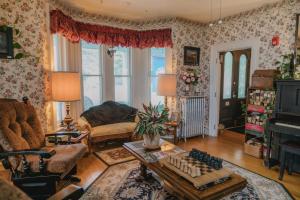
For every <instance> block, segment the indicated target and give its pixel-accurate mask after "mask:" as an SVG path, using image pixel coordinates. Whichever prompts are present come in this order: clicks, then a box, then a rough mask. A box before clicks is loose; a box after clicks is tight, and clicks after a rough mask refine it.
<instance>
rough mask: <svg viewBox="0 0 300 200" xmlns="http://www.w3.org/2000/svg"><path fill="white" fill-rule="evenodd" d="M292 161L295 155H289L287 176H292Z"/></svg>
mask: <svg viewBox="0 0 300 200" xmlns="http://www.w3.org/2000/svg"><path fill="white" fill-rule="evenodd" d="M294 159H295V155H294V154H291V156H290V160H289V167H288V174H289V175H292V172H293V165H294Z"/></svg>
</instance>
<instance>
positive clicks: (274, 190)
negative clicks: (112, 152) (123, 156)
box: [81, 160, 293, 200]
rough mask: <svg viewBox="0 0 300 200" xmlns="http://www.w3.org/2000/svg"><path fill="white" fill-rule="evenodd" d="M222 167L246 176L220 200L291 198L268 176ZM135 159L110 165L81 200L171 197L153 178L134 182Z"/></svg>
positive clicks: (230, 165) (239, 168) (288, 199)
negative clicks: (244, 182)
mask: <svg viewBox="0 0 300 200" xmlns="http://www.w3.org/2000/svg"><path fill="white" fill-rule="evenodd" d="M224 166H225V167H228V168H230V170H232V171H233V172H235V173H237V174H240V175H241V176H243V177H244V178H246V179H247V181H248V184H247V186H246V187H245V188H244V189H243V190H241V191H238V192H235V193H232V194H230V195H228V196H226V197H224V198H223V200H233V199H237V200H243V199H249V200H254V199H255V200H256V199H260V200H269V199H272V200H290V199H293V198H292V197H291V196H290V195H289V193H288V192H287V191H286V190H285V188H284V187H283V186H282V185H281V184H279V183H277V182H276V181H273V180H270V179H268V178H265V177H263V176H260V175H258V174H256V173H253V172H250V171H248V170H246V169H243V168H241V167H238V166H236V165H234V164H231V163H228V162H225V163H224ZM138 167H139V162H138V161H137V160H135V161H131V162H126V163H122V164H118V165H114V166H112V167H110V168H109V169H108V170H107V171H106V172H105V173H104V174H103V175H102V176H101V177H100V178H99V179H98V180H96V182H95V183H94V184H93V185H92V186H91V187H90V188H89V189H88V191H87V192H86V193H85V194H84V195H83V196H82V198H81V199H83V200H98V199H101V200H111V199H114V200H125V199H130V200H163V199H166V200H175V199H177V198H176V197H175V196H172V195H171V194H169V193H168V192H166V191H165V190H164V189H163V187H162V186H161V184H160V181H159V180H157V179H154V178H153V179H152V180H150V181H147V182H146V181H144V182H136V180H135V177H136V176H137V175H138V174H139V169H138Z"/></svg>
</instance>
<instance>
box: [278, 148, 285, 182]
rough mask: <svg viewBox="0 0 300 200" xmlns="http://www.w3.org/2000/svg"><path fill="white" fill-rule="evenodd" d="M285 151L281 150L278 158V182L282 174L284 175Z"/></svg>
mask: <svg viewBox="0 0 300 200" xmlns="http://www.w3.org/2000/svg"><path fill="white" fill-rule="evenodd" d="M285 154H286V153H285V151H284V150H283V149H281V157H280V172H279V177H278V179H279V180H282V178H283V174H284V170H285V156H286V155H285Z"/></svg>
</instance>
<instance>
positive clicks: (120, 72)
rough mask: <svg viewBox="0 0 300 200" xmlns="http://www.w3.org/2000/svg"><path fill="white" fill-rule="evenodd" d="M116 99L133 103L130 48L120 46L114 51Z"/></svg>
mask: <svg viewBox="0 0 300 200" xmlns="http://www.w3.org/2000/svg"><path fill="white" fill-rule="evenodd" d="M114 80H115V101H117V102H119V103H125V104H128V105H129V104H131V59H130V49H129V48H123V47H118V48H116V52H115V53H114Z"/></svg>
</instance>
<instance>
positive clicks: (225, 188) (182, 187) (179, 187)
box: [123, 140, 247, 200]
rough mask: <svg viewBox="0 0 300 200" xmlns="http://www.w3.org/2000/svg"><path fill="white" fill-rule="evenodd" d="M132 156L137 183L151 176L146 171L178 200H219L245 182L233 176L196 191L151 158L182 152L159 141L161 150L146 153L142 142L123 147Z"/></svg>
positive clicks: (239, 188)
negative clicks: (137, 167)
mask: <svg viewBox="0 0 300 200" xmlns="http://www.w3.org/2000/svg"><path fill="white" fill-rule="evenodd" d="M123 147H124V148H126V149H127V150H128V151H129V152H130V153H131V154H132V155H133V156H135V157H136V158H137V159H138V160H139V161H140V170H141V171H140V176H139V177H137V181H139V180H141V179H144V180H147V179H148V178H149V176H151V175H150V174H149V173H148V172H147V169H149V170H151V171H153V172H155V173H156V174H157V175H158V176H159V177H160V179H161V180H162V181H163V183H164V188H165V189H166V190H167V191H169V192H171V193H173V194H176V196H177V197H178V198H179V199H190V200H199V199H201V200H210V199H220V198H222V197H224V196H226V195H228V194H230V193H233V192H235V191H239V190H241V189H243V188H244V187H245V186H246V184H247V181H246V179H244V178H243V177H241V176H239V175H237V174H233V175H232V176H231V179H230V180H227V181H226V182H224V183H220V184H217V185H215V186H212V187H210V188H208V189H206V190H202V191H200V190H197V189H196V188H195V187H194V186H193V185H192V184H191V183H190V182H188V181H187V180H186V179H184V178H183V177H181V176H180V175H178V174H176V173H175V172H173V171H171V170H169V169H168V168H166V167H163V166H161V164H160V163H159V161H158V160H159V158H158V159H156V158H155V157H153V153H154V152H159V153H155V155H158V157H160V156H163V155H164V154H167V153H170V152H173V153H175V152H176V153H177V152H180V151H181V152H182V151H183V150H182V149H181V148H179V147H178V146H175V145H174V144H172V143H170V142H167V141H165V140H161V150H154V151H147V150H145V149H144V148H143V141H136V142H128V143H125V144H124V145H123Z"/></svg>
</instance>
